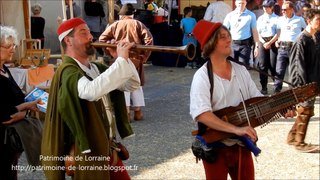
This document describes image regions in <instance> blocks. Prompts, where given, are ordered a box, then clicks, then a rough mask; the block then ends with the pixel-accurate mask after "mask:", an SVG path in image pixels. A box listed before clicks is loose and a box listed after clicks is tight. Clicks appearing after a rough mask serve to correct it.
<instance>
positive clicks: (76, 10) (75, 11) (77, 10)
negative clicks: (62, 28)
mask: <svg viewBox="0 0 320 180" xmlns="http://www.w3.org/2000/svg"><path fill="white" fill-rule="evenodd" d="M71 1H72V8H73V12H72V13H73V17H74V18H75V17H81V8H80V6H79V5H78V4H77V3H76V2H73V0H71ZM65 3H66V14H67V19H70V18H71V14H70V9H71V8H70V0H65Z"/></svg>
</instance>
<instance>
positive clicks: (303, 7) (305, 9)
mask: <svg viewBox="0 0 320 180" xmlns="http://www.w3.org/2000/svg"><path fill="white" fill-rule="evenodd" d="M309 9H311V4H309V3H305V4H304V5H303V6H302V9H301V14H302V17H303V18H304V20H305V21H306V18H305V12H307V11H308V10H309ZM306 22H307V21H306Z"/></svg>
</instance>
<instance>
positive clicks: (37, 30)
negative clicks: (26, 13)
mask: <svg viewBox="0 0 320 180" xmlns="http://www.w3.org/2000/svg"><path fill="white" fill-rule="evenodd" d="M41 10H42V7H41V5H40V4H35V5H33V6H32V7H31V11H32V14H33V15H32V16H31V38H32V39H39V40H41V49H43V47H44V40H45V37H44V26H45V24H46V21H45V19H44V18H43V17H41V15H40V13H41Z"/></svg>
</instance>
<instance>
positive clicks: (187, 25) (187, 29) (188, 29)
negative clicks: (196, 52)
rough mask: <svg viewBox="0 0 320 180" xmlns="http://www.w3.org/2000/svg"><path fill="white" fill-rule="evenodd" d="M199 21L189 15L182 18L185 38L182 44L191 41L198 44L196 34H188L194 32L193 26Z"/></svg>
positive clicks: (181, 24) (181, 23)
mask: <svg viewBox="0 0 320 180" xmlns="http://www.w3.org/2000/svg"><path fill="white" fill-rule="evenodd" d="M196 24H197V21H196V19H195V18H192V17H188V18H183V19H181V22H180V26H182V27H183V31H184V32H183V34H184V35H183V40H182V44H183V45H187V44H189V43H193V44H194V45H195V46H197V40H196V38H195V37H194V36H188V34H189V33H192V31H193V28H194V27H195V26H196Z"/></svg>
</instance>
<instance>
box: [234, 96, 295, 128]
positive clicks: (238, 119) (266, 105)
mask: <svg viewBox="0 0 320 180" xmlns="http://www.w3.org/2000/svg"><path fill="white" fill-rule="evenodd" d="M295 102H296V97H295V96H294V94H292V92H291V91H289V92H286V91H285V92H282V93H281V94H278V95H275V96H273V97H272V96H271V97H270V99H268V100H267V101H258V102H256V103H254V104H250V105H249V106H248V107H247V108H246V111H245V110H243V109H242V110H240V111H237V113H233V114H232V115H230V117H229V121H230V122H232V123H233V124H236V125H241V124H243V123H244V122H246V121H247V118H249V119H252V118H255V119H257V121H258V122H259V124H264V123H267V122H268V121H269V122H270V121H273V120H275V119H279V118H280V117H281V116H282V114H281V113H285V112H286V110H287V107H288V106H291V105H293V104H295ZM279 111H280V113H279Z"/></svg>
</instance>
